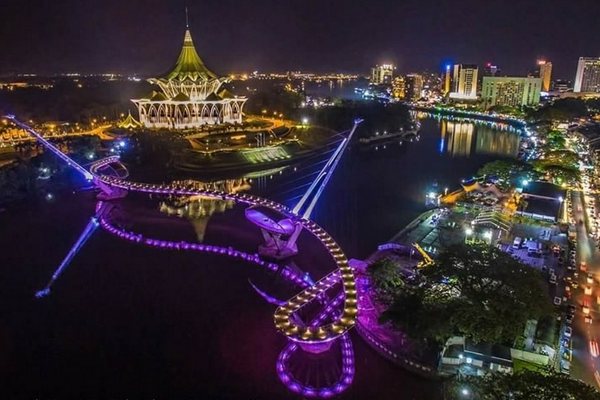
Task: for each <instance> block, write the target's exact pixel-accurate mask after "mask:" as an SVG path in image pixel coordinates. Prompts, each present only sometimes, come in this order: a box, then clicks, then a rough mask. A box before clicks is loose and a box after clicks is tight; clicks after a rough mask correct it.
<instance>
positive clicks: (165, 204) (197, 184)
mask: <svg viewBox="0 0 600 400" xmlns="http://www.w3.org/2000/svg"><path fill="white" fill-rule="evenodd" d="M174 184H175V185H180V186H186V187H189V188H193V189H194V190H206V189H209V190H216V191H222V192H226V193H240V192H245V191H248V190H250V188H251V186H250V180H249V179H247V178H239V179H226V180H222V181H213V182H201V181H193V180H186V181H175V182H174ZM234 205H235V202H234V201H232V200H219V199H215V198H211V197H206V196H202V195H197V196H189V197H180V196H177V197H172V198H169V199H167V200H164V201H162V202H160V204H159V210H160V212H161V213H164V214H167V215H169V216H176V217H179V218H185V219H187V220H189V221H190V223H191V224H192V226H193V227H194V231H195V232H196V237H197V239H198V242H199V243H202V242H203V241H204V235H205V233H206V226H207V225H208V221H209V220H210V218H211V217H212V216H213V214H215V213H224V212H225V211H227V210H230V209H232V208H233V206H234Z"/></svg>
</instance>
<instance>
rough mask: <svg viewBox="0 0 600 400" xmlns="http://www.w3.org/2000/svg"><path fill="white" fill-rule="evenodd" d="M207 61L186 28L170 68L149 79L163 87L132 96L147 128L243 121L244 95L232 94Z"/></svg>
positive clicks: (171, 127) (141, 121)
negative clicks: (181, 43) (168, 70)
mask: <svg viewBox="0 0 600 400" xmlns="http://www.w3.org/2000/svg"><path fill="white" fill-rule="evenodd" d="M227 81H228V79H227V78H219V77H217V75H215V74H214V73H213V72H212V71H210V70H209V69H208V68H207V67H206V66H205V65H204V62H203V61H202V59H201V58H200V56H199V55H198V53H197V52H196V48H195V47H194V42H193V41H192V35H191V34H190V31H189V29H186V31H185V36H184V40H183V48H182V49H181V53H180V54H179V58H178V59H177V62H176V63H175V66H174V67H173V68H172V70H171V72H169V73H167V74H166V75H164V76H162V77H160V78H152V79H149V80H148V82H150V83H152V84H154V85H157V86H158V87H159V88H160V91H154V92H153V93H152V94H151V95H150V96H148V97H146V98H141V99H132V100H131V101H132V102H133V103H134V104H135V105H136V106H137V108H138V113H139V122H140V123H141V124H142V125H143V126H145V127H146V128H167V129H192V128H199V127H201V126H204V125H217V124H225V123H228V124H241V123H242V109H243V107H244V103H245V102H246V98H245V97H237V96H233V95H232V94H231V93H229V92H228V91H227V90H225V89H222V88H221V86H222V85H223V84H224V83H226V82H227Z"/></svg>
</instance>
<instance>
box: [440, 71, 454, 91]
mask: <svg viewBox="0 0 600 400" xmlns="http://www.w3.org/2000/svg"><path fill="white" fill-rule="evenodd" d="M451 71H452V66H451V65H450V64H447V65H446V70H445V72H444V90H443V91H442V94H443V95H444V96H445V95H447V94H448V93H450V82H452V72H451Z"/></svg>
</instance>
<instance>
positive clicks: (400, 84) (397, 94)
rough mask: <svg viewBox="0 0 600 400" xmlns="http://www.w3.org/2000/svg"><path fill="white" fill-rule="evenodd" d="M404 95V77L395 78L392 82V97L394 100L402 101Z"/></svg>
mask: <svg viewBox="0 0 600 400" xmlns="http://www.w3.org/2000/svg"><path fill="white" fill-rule="evenodd" d="M405 95H406V82H405V81H404V77H402V76H397V77H395V78H394V80H393V81H392V97H393V98H394V99H396V100H403V99H404V97H405Z"/></svg>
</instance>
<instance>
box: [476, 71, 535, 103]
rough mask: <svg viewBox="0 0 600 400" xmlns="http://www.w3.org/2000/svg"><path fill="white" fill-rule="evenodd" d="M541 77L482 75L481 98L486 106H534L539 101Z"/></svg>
mask: <svg viewBox="0 0 600 400" xmlns="http://www.w3.org/2000/svg"><path fill="white" fill-rule="evenodd" d="M541 87H542V80H541V78H522V77H492V76H485V77H483V88H482V90H481V100H482V101H483V103H484V104H485V106H486V107H488V108H489V107H493V106H511V107H521V106H534V105H537V104H538V103H539V102H540V91H541Z"/></svg>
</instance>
